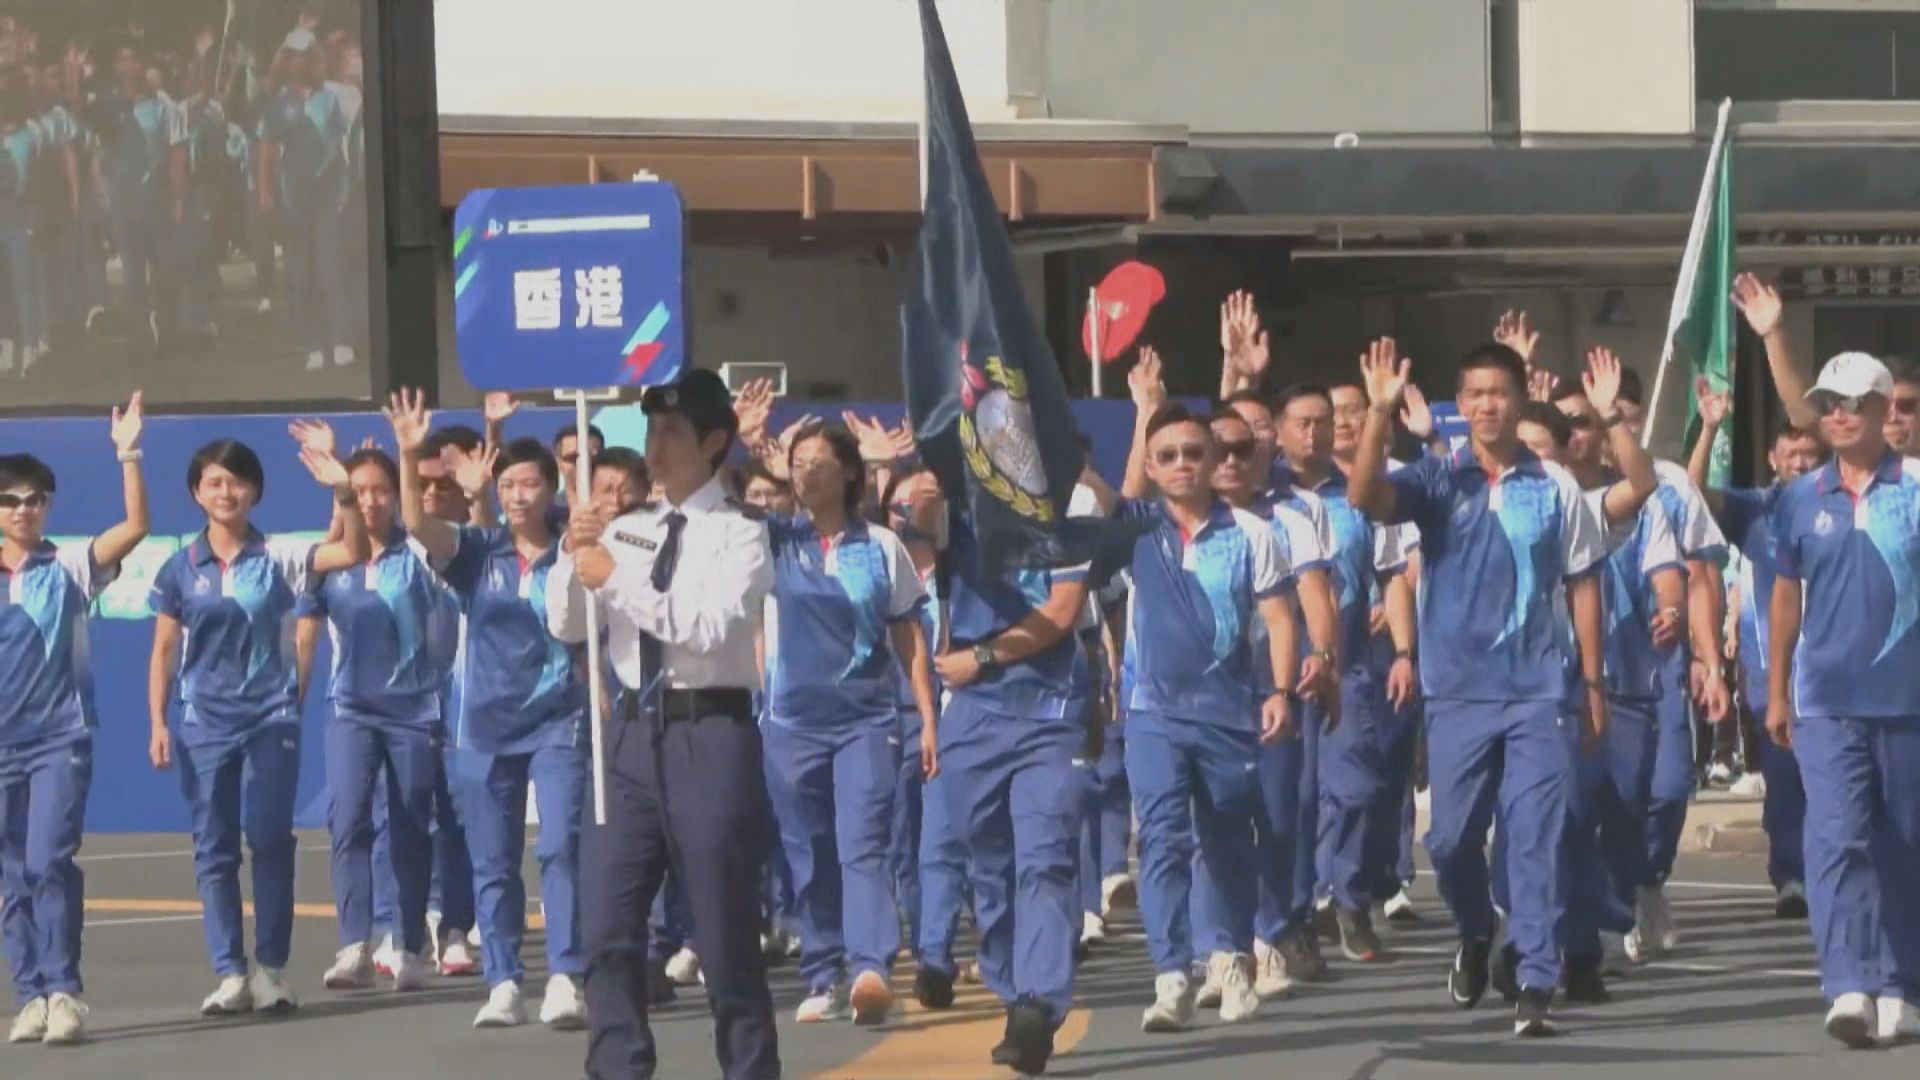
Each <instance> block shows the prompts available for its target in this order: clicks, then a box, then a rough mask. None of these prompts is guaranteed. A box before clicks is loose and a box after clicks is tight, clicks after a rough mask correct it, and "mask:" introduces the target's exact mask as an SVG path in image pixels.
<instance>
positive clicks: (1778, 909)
mask: <svg viewBox="0 0 1920 1080" xmlns="http://www.w3.org/2000/svg"><path fill="white" fill-rule="evenodd" d="M1773 917H1774V918H1776V919H1804V918H1806V917H1807V893H1806V888H1805V886H1803V885H1801V884H1800V883H1799V882H1797V881H1789V882H1787V883H1786V884H1785V885H1782V886H1780V891H1779V892H1778V893H1776V894H1775V895H1774V898H1773Z"/></svg>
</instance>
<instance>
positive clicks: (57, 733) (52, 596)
mask: <svg viewBox="0 0 1920 1080" xmlns="http://www.w3.org/2000/svg"><path fill="white" fill-rule="evenodd" d="M115 572H116V571H115V570H113V569H108V568H103V567H100V566H98V565H96V564H95V563H94V561H93V545H92V544H82V545H79V546H76V547H70V548H59V547H55V546H54V545H53V544H51V543H49V542H47V541H44V540H43V541H41V542H40V546H39V547H36V548H34V549H33V551H32V552H31V553H30V554H28V556H27V561H26V562H24V563H21V564H20V568H19V569H18V570H16V571H12V572H9V571H8V570H7V568H6V567H5V566H0V686H4V687H6V688H7V691H6V693H4V694H0V750H3V751H7V752H22V753H25V752H29V751H37V750H40V749H42V748H52V747H56V746H63V745H67V744H70V743H76V742H79V741H81V740H83V739H85V738H86V737H87V735H88V733H89V731H90V729H91V728H92V727H93V725H94V722H95V718H94V712H93V674H92V672H90V671H89V670H88V667H87V610H88V608H89V607H90V606H91V605H92V603H93V599H94V597H96V596H99V595H100V590H102V589H104V588H106V587H107V586H108V585H109V584H111V583H112V581H113V579H114V576H115Z"/></svg>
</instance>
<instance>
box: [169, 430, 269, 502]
mask: <svg viewBox="0 0 1920 1080" xmlns="http://www.w3.org/2000/svg"><path fill="white" fill-rule="evenodd" d="M209 465H218V466H220V467H221V468H223V469H225V470H227V471H228V472H230V473H232V474H233V475H234V476H236V477H238V478H239V479H240V480H242V481H243V482H245V483H248V484H252V485H253V505H255V506H259V505H260V503H261V502H262V501H264V500H265V499H266V497H267V473H266V470H265V469H262V468H261V467H260V455H259V454H256V453H254V452H253V447H251V446H248V445H247V444H246V443H243V442H241V441H240V440H238V439H215V440H213V441H212V442H210V443H208V444H207V445H205V446H203V447H201V448H200V449H199V450H197V451H195V453H194V455H193V460H192V461H189V462H187V494H189V495H192V494H194V493H195V492H197V491H199V490H200V477H201V475H202V474H204V473H205V472H206V471H207V466H209Z"/></svg>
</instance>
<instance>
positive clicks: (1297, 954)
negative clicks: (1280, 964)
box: [1274, 929, 1327, 982]
mask: <svg viewBox="0 0 1920 1080" xmlns="http://www.w3.org/2000/svg"><path fill="white" fill-rule="evenodd" d="M1274 947H1275V948H1277V949H1279V950H1280V958H1281V959H1282V960H1285V961H1286V964H1287V977H1288V978H1290V979H1292V980H1294V981H1295V982H1325V981H1326V979H1327V962H1326V960H1324V959H1322V958H1321V956H1320V943H1319V941H1317V940H1316V939H1315V937H1314V933H1313V931H1312V930H1311V929H1299V930H1295V931H1293V932H1291V933H1289V934H1286V935H1285V936H1283V937H1281V939H1280V943H1279V944H1278V945H1276V946H1274Z"/></svg>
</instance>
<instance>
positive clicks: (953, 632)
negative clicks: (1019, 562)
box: [947, 507, 1091, 724]
mask: <svg viewBox="0 0 1920 1080" xmlns="http://www.w3.org/2000/svg"><path fill="white" fill-rule="evenodd" d="M949 521H950V525H951V527H950V529H949V533H950V545H951V546H950V549H949V550H950V552H951V554H952V558H953V565H954V574H953V582H952V585H951V595H950V596H949V597H948V605H947V617H948V619H949V620H950V624H949V626H948V631H947V632H948V637H949V639H950V641H949V643H948V648H949V649H950V650H958V649H966V648H971V647H972V646H973V645H974V643H976V642H981V641H988V640H991V639H992V638H994V637H997V636H998V635H1000V634H1002V633H1004V632H1006V631H1007V630H1008V629H1010V628H1011V627H1013V626H1015V625H1016V624H1018V623H1019V622H1020V621H1021V620H1023V619H1025V618H1026V617H1027V616H1028V615H1031V614H1033V612H1034V611H1036V610H1037V609H1039V608H1041V607H1043V606H1045V604H1046V602H1047V598H1048V597H1049V596H1051V595H1053V587H1054V585H1056V584H1071V583H1074V582H1083V581H1085V580H1087V569H1088V568H1087V566H1086V565H1085V564H1084V563H1083V564H1081V565H1079V566H1069V567H1056V568H1054V569H1050V570H1012V571H1009V572H1007V573H1006V574H1004V575H1001V576H999V577H994V578H983V577H981V576H979V575H977V574H975V573H974V572H973V568H974V567H977V566H978V565H979V544H978V542H977V541H976V540H975V538H974V533H973V523H972V520H971V518H970V517H969V516H968V515H967V514H966V513H964V512H963V511H961V510H959V509H958V508H957V507H956V508H955V509H954V510H953V512H952V515H951V517H950V519H949ZM1090 688H1091V684H1090V683H1089V682H1088V675H1087V664H1086V660H1085V658H1084V657H1083V656H1082V655H1081V651H1080V642H1079V640H1078V639H1077V638H1076V637H1075V636H1074V635H1073V634H1071V633H1069V634H1067V635H1065V636H1064V637H1062V638H1061V639H1060V640H1059V641H1056V642H1054V643H1053V644H1052V645H1050V646H1048V647H1047V648H1045V649H1042V650H1040V651H1039V652H1037V653H1035V654H1033V655H1032V656H1029V657H1027V658H1026V659H1024V660H1022V661H1020V662H1019V663H1016V664H1008V665H1006V666H1005V667H1002V668H1000V669H998V670H997V671H994V672H993V673H991V674H989V675H986V676H983V677H981V678H978V679H975V680H974V681H973V682H971V683H968V684H967V685H965V686H961V687H956V688H954V689H953V691H952V694H953V697H955V698H964V699H965V700H967V701H968V702H969V703H970V704H972V705H975V706H976V707H978V708H980V709H982V710H985V711H987V712H995V713H1001V714H1004V715H1007V716H1017V717H1023V718H1026V719H1031V720H1070V721H1072V722H1073V723H1075V724H1078V723H1080V721H1081V712H1082V711H1083V710H1084V709H1085V708H1086V702H1087V694H1088V693H1089V691H1090Z"/></svg>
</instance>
